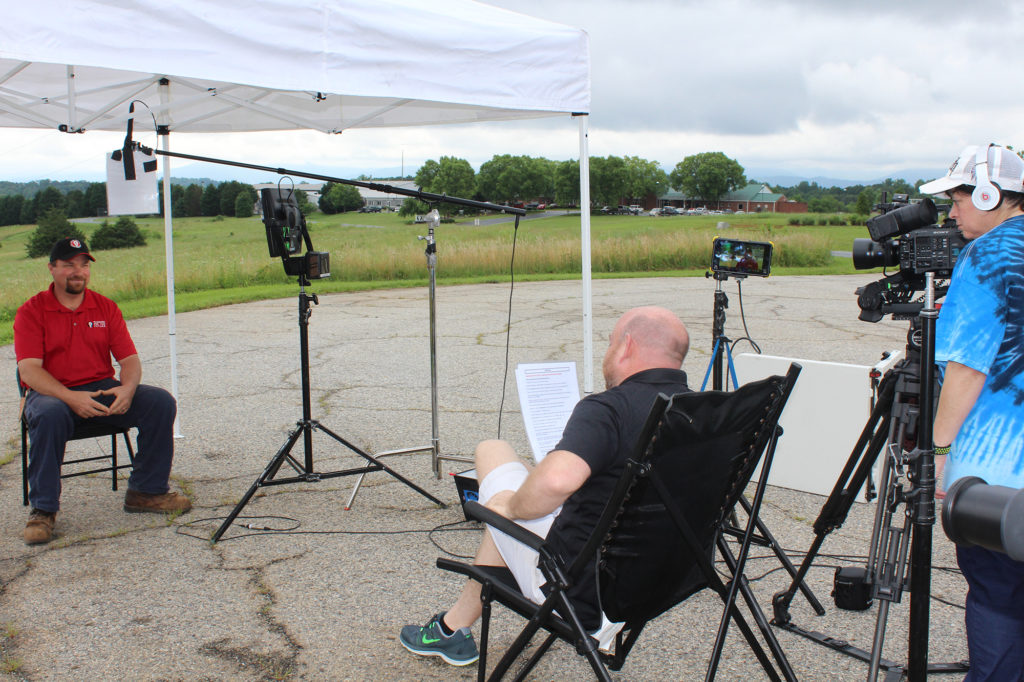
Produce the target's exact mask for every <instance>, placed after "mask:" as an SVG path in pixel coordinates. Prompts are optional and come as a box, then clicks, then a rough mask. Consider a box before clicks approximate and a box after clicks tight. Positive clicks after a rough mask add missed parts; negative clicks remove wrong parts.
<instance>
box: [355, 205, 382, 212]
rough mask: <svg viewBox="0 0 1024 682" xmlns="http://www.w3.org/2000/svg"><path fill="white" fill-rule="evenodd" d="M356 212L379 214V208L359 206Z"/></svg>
mask: <svg viewBox="0 0 1024 682" xmlns="http://www.w3.org/2000/svg"><path fill="white" fill-rule="evenodd" d="M358 212H359V213H380V212H381V207H380V206H360V207H359V211H358Z"/></svg>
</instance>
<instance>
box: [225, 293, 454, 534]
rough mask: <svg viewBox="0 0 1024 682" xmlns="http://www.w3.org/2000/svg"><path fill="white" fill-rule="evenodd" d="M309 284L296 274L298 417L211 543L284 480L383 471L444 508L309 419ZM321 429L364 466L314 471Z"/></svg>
mask: <svg viewBox="0 0 1024 682" xmlns="http://www.w3.org/2000/svg"><path fill="white" fill-rule="evenodd" d="M307 286H309V280H308V279H307V278H306V275H305V274H300V275H299V349H300V354H301V358H302V419H301V420H300V421H298V422H296V423H295V428H294V429H293V430H292V431H291V432H290V433H289V434H288V440H286V441H285V443H284V445H282V446H281V449H280V450H278V451H277V454H276V455H274V457H273V458H272V459H271V460H270V463H269V464H267V467H266V469H264V470H263V473H262V474H260V475H259V478H257V479H256V481H255V482H254V483H253V484H252V485H251V486H250V487H249V490H248V491H246V493H245V495H244V496H243V497H242V499H241V501H239V503H238V504H237V505H235V508H234V509H233V510H232V511H231V513H230V514H229V515H228V517H227V518H226V519H225V520H224V523H223V524H221V526H220V528H218V529H217V532H216V533H214V534H213V537H212V538H211V539H210V542H211V543H215V542H217V540H219V539H220V537H221V535H223V534H224V531H226V530H227V529H228V527H230V526H231V524H232V522H234V520H235V518H236V517H237V516H238V513H239V512H241V511H242V508H243V507H245V505H246V504H248V503H249V500H250V499H252V496H253V495H254V494H255V493H256V491H257V490H258V489H259V488H261V487H264V486H272V485H285V484H287V483H316V482H319V481H321V480H323V479H325V478H335V477H338V476H355V475H362V474H366V473H369V472H372V471H384V472H386V473H388V474H390V475H391V476H393V477H395V478H397V479H398V480H399V481H401V482H402V483H404V484H405V485H407V486H409V487H410V488H412V489H413V490H415V491H416V492H418V493H419V494H420V495H423V496H424V497H426V498H427V499H428V500H430V501H431V502H434V503H435V504H437V505H439V506H440V507H441V508H444V507H445V504H444V502H442V501H441V500H439V499H437V498H436V497H434V496H433V495H431V494H430V493H428V492H427V491H426V490H424V489H423V488H420V487H419V486H418V485H416V484H415V483H413V482H412V481H410V480H409V479H407V478H405V477H404V476H402V475H401V474H399V473H398V472H396V471H395V470H393V469H391V468H389V467H388V466H387V465H385V464H384V463H383V462H381V461H380V459H379V458H377V457H374V456H373V455H370V454H369V453H367V452H364V451H363V450H361V449H360V448H358V447H356V446H355V445H353V444H352V443H349V442H348V441H347V440H345V439H344V438H342V437H341V436H339V435H338V434H336V433H334V432H333V431H331V430H330V429H328V428H327V427H326V426H324V425H323V424H321V423H320V422H318V421H316V420H314V419H313V418H312V414H311V413H312V409H311V401H310V397H309V331H308V328H309V317H310V315H312V314H313V311H312V310H311V308H310V305H309V303H310V301H312V302H313V304H314V305H319V303H320V301H318V300H317V297H316V294H307V293H306V287H307ZM314 429H316V430H318V431H323V432H324V433H326V434H327V435H328V436H330V437H331V438H333V439H334V440H336V441H337V442H339V443H341V444H342V445H344V446H345V447H346V448H348V449H349V450H351V451H352V452H354V453H356V454H357V455H359V456H360V457H362V458H363V459H365V460H366V461H367V464H366V465H365V466H361V467H355V468H352V469H343V470H341V471H331V472H319V471H316V467H315V466H314V464H313V430H314ZM299 436H302V439H303V446H304V450H305V458H304V460H303V461H301V462H300V461H299V460H297V459H296V458H295V457H294V456H292V454H291V451H292V448H293V447H294V446H295V443H296V442H298V440H299ZM285 463H287V464H288V465H289V466H290V467H291V468H292V469H294V470H295V474H296V475H294V476H288V477H282V478H277V474H278V471H279V470H280V469H281V465H282V464H285Z"/></svg>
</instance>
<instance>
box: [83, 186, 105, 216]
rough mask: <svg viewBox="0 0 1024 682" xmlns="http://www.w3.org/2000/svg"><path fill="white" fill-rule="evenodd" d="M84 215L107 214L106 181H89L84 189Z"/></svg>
mask: <svg viewBox="0 0 1024 682" xmlns="http://www.w3.org/2000/svg"><path fill="white" fill-rule="evenodd" d="M85 210H86V215H89V216H102V215H107V183H105V182H90V183H89V186H88V187H86V189H85Z"/></svg>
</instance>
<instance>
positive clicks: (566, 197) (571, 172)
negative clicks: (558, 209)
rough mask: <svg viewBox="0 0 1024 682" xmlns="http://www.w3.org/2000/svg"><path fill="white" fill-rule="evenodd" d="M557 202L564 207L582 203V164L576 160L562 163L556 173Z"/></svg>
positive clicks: (558, 165) (556, 168)
mask: <svg viewBox="0 0 1024 682" xmlns="http://www.w3.org/2000/svg"><path fill="white" fill-rule="evenodd" d="M553 175H554V185H555V202H557V203H559V204H561V205H562V206H575V205H576V204H578V203H580V162H579V161H577V160H575V159H570V160H568V161H562V162H561V163H558V164H557V165H556V166H555V171H554V174H553Z"/></svg>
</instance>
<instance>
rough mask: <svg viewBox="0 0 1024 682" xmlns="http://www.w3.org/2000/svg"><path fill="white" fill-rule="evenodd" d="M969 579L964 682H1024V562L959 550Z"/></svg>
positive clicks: (979, 549)
mask: <svg viewBox="0 0 1024 682" xmlns="http://www.w3.org/2000/svg"><path fill="white" fill-rule="evenodd" d="M956 560H957V563H958V564H959V565H960V570H961V571H962V572H963V574H964V578H965V579H966V580H967V585H968V587H969V590H968V592H967V612H966V614H965V616H964V622H965V623H966V624H967V650H968V652H969V653H970V658H971V670H970V672H968V673H967V677H965V678H964V680H965V682H983V681H984V682H1020V681H1024V563H1022V562H1019V561H1014V560H1013V559H1011V558H1010V557H1008V556H1006V555H1005V554H1000V553H999V552H993V551H990V550H987V549H984V548H982V547H957V548H956Z"/></svg>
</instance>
